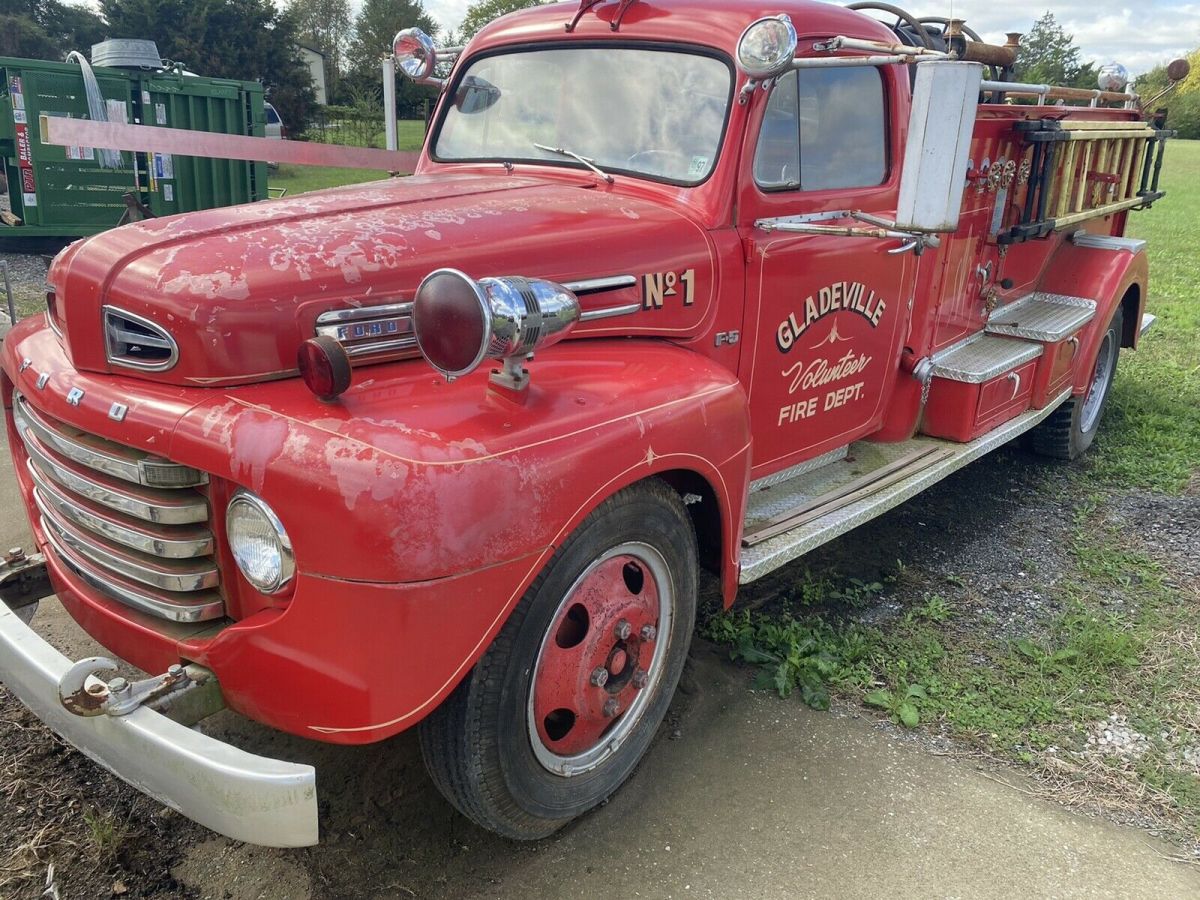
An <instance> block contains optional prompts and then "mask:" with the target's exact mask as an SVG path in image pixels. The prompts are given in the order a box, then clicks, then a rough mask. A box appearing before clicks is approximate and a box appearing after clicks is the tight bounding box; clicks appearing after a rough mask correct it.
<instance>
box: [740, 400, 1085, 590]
mask: <svg viewBox="0 0 1200 900" xmlns="http://www.w3.org/2000/svg"><path fill="white" fill-rule="evenodd" d="M1070 394H1071V392H1070V390H1066V391H1064V392H1063V393H1062V394H1060V395H1059V396H1058V397H1056V398H1055V399H1054V400H1053V401H1051V402H1050V403H1048V404H1047V405H1046V407H1045V408H1044V409H1035V410H1030V411H1029V412H1026V413H1023V414H1022V415H1020V416H1017V417H1016V418H1015V419H1010V420H1009V421H1007V422H1005V423H1004V424H1003V425H1001V426H1000V427H999V428H996V429H993V430H992V431H989V432H988V433H987V434H985V435H982V436H981V437H978V438H976V439H975V440H973V441H971V442H970V443H966V444H959V443H955V442H954V441H943V440H939V439H938V438H931V437H918V438H913V439H911V440H908V441H901V442H900V443H895V444H877V443H872V442H870V441H858V442H856V443H854V444H851V445H850V450H849V453H848V454H847V455H846V456H845V457H844V458H843V459H840V460H838V461H836V462H832V463H829V464H827V465H825V466H822V467H821V468H819V469H816V470H815V471H811V472H805V473H803V474H801V475H797V476H795V477H793V478H790V479H788V480H787V481H784V482H781V483H779V484H774V485H771V486H770V487H766V488H763V489H760V490H757V491H755V492H754V493H752V494H751V495H750V498H749V503H748V505H747V512H746V521H745V526H744V528H745V533H746V535H747V537H748V538H750V539H752V540H757V538H756V537H754V536H755V535H756V533H762V532H763V531H764V529H766V528H769V527H771V526H772V525H773V524H776V525H777V524H779V523H780V522H782V521H783V520H784V517H787V516H788V515H789V511H796V512H797V513H798V514H799V518H798V519H797V521H798V522H799V524H797V525H796V526H795V527H792V528H789V529H788V530H787V531H784V532H783V533H780V534H774V535H771V536H769V537H766V538H765V539H762V540H757V542H756V543H752V545H751V546H748V547H743V548H742V558H741V562H742V567H741V575H740V577H739V581H740V582H741V583H742V584H749V583H750V582H751V581H754V580H756V579H758V578H761V577H763V576H764V575H766V574H768V573H770V572H772V571H774V570H775V569H778V568H779V567H780V566H783V565H785V564H787V563H789V562H791V561H792V560H794V559H798V558H799V557H801V556H803V555H804V554H805V553H808V552H809V551H811V550H815V549H816V548H817V547H820V546H821V545H822V544H825V543H828V542H829V541H832V540H833V539H834V538H836V537H840V536H841V535H843V534H845V533H846V532H847V531H850V530H851V529H852V528H856V527H857V526H859V525H862V524H864V523H865V522H869V521H870V520H871V519H874V518H875V517H876V516H879V515H882V514H883V513H885V512H887V511H888V510H890V509H893V508H894V507H896V506H899V505H900V504H901V503H903V502H904V501H905V500H908V499H909V498H911V497H914V496H916V495H917V494H919V493H920V492H921V491H923V490H925V489H926V488H928V487H931V486H933V485H934V484H937V483H938V482H939V481H941V480H942V479H943V478H945V477H946V476H947V475H949V474H951V473H952V472H955V471H957V470H958V469H961V468H962V467H963V466H965V465H967V463H970V462H973V461H975V460H977V459H979V457H981V456H984V455H985V454H987V453H990V452H991V451H992V450H995V449H996V448H997V447H1001V446H1003V445H1004V444H1006V443H1008V442H1009V441H1011V440H1012V439H1013V438H1015V437H1018V436H1019V435H1021V434H1024V433H1025V432H1026V431H1028V430H1029V429H1030V428H1032V427H1033V426H1035V425H1037V424H1038V423H1039V422H1041V421H1043V420H1044V419H1045V418H1046V417H1047V416H1049V415H1050V414H1051V413H1053V412H1054V410H1055V409H1057V408H1058V406H1059V404H1061V403H1062V402H1063V401H1064V400H1066V399H1067V397H1069V396H1070ZM872 475H876V476H878V477H877V478H874V479H873V478H871V476H872ZM872 482H875V483H874V484H872ZM810 513H817V515H815V516H813V517H811V518H810V517H809V514H810Z"/></svg>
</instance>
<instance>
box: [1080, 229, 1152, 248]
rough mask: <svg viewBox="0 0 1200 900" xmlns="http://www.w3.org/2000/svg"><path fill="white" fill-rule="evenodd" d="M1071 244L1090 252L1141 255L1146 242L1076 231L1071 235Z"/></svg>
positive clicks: (1138, 239)
mask: <svg viewBox="0 0 1200 900" xmlns="http://www.w3.org/2000/svg"><path fill="white" fill-rule="evenodd" d="M1071 243H1072V244H1074V245H1075V246H1077V247H1087V248H1088V249H1091V250H1113V251H1118V252H1120V251H1124V252H1125V253H1141V252H1142V251H1143V250H1145V249H1146V242H1145V241H1144V240H1141V239H1140V238H1128V237H1113V236H1111V235H1107V234H1091V233H1090V232H1087V231H1076V232H1075V233H1074V234H1072V235H1071Z"/></svg>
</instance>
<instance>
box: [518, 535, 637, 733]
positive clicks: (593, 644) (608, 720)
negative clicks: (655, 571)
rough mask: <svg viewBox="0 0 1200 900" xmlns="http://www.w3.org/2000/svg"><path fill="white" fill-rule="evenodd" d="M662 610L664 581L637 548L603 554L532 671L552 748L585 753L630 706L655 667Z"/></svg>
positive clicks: (538, 712)
mask: <svg viewBox="0 0 1200 900" xmlns="http://www.w3.org/2000/svg"><path fill="white" fill-rule="evenodd" d="M659 615H660V597H659V593H658V587H657V585H656V584H655V580H654V578H653V576H652V575H651V572H650V570H649V568H648V567H647V566H646V564H645V563H644V562H642V561H641V560H639V559H638V558H636V557H634V556H630V555H618V556H614V557H612V558H610V559H607V560H605V561H604V562H602V563H600V564H599V565H598V566H596V567H595V568H594V569H592V570H591V571H590V572H589V573H587V575H586V576H585V577H584V578H583V580H582V581H581V582H579V583H578V584H577V585H576V586H575V590H574V591H573V593H572V594H571V596H570V597H569V598H568V599H567V601H566V602H564V603H563V606H562V608H561V609H560V611H559V614H558V618H557V620H556V621H555V622H553V623H552V624H551V626H550V634H549V635H548V637H547V639H546V642H545V644H544V646H543V649H542V654H541V659H540V662H539V665H538V669H537V672H536V673H535V674H534V682H533V704H532V707H533V716H534V720H535V724H536V727H537V733H538V736H539V737H540V738H541V740H542V743H543V744H544V745H545V746H546V748H547V749H549V750H550V751H552V752H553V753H555V754H557V755H559V756H575V755H578V754H580V753H585V752H587V751H588V750H590V749H592V748H593V747H595V746H597V745H598V744H599V743H600V742H601V741H602V739H603V738H604V736H605V734H606V733H607V732H608V730H609V729H610V728H611V727H612V726H613V725H614V724H615V723H616V722H617V721H618V720H619V719H620V717H621V716H622V714H623V713H624V712H625V711H626V710H628V709H629V708H630V706H631V705H632V703H633V702H634V700H635V698H636V697H637V695H638V692H639V691H641V690H642V689H643V687H644V686H645V685H646V684H647V681H648V680H649V676H650V674H651V673H650V669H651V665H652V663H653V660H654V656H655V654H654V645H655V641H657V640H658V635H657V633H656V632H657V628H658V625H659ZM602 673H606V674H602Z"/></svg>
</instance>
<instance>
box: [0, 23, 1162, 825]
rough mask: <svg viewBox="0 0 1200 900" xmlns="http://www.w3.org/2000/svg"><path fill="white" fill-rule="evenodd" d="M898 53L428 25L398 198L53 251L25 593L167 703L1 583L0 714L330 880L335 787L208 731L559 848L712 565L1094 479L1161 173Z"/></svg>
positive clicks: (1073, 121) (774, 26) (912, 42)
mask: <svg viewBox="0 0 1200 900" xmlns="http://www.w3.org/2000/svg"><path fill="white" fill-rule="evenodd" d="M867 12H869V10H867V11H865V12H860V11H856V10H851V9H842V8H840V7H836V6H832V5H830V4H827V3H818V2H812V0H786V2H782V3H776V4H774V5H771V4H765V3H763V2H761V0H722V2H719V3H711V2H701V0H652V2H633V0H607V2H605V0H601V2H596V0H582V2H581V3H579V4H577V5H576V4H573V3H559V4H553V5H548V6H540V7H535V8H533V9H530V10H526V11H523V12H520V13H517V14H514V15H511V16H505V17H503V18H502V19H500V20H498V21H496V22H494V23H493V24H491V25H489V26H488V27H487V28H485V29H484V30H483V31H481V32H480V33H479V35H478V36H477V37H476V38H474V39H473V40H472V41H471V43H470V44H469V45H468V46H467V47H465V48H453V49H452V50H450V51H447V50H439V48H437V47H436V46H435V45H434V44H433V42H432V41H431V40H430V39H429V38H428V36H426V35H424V34H422V33H421V32H419V31H416V30H406V31H403V32H401V33H400V35H398V36H397V40H396V45H395V48H394V49H395V53H396V61H397V63H398V64H399V66H400V68H401V69H402V70H403V71H404V72H406V73H408V74H409V75H410V76H411V77H414V78H416V79H418V80H420V81H423V82H425V83H430V84H434V85H436V86H437V87H438V89H439V100H438V105H437V108H436V112H435V114H434V116H433V119H432V122H431V127H430V130H429V135H428V138H427V140H426V144H425V147H424V149H423V152H422V155H421V158H420V161H419V163H418V165H417V167H416V171H415V173H414V174H413V175H412V176H411V177H407V178H393V179H389V180H387V181H384V182H379V183H375V184H369V185H356V186H353V187H348V188H343V189H335V190H328V191H322V192H317V193H314V194H307V195H303V196H299V197H295V198H287V199H282V200H276V201H268V202H263V203H257V204H253V205H246V206H238V207H233V208H229V209H224V210H210V211H206V212H201V213H195V214H189V215H184V216H173V217H169V218H163V219H152V220H147V221H143V222H139V223H134V224H131V225H128V226H125V227H122V228H119V229H115V230H113V231H111V232H108V233H105V234H102V235H99V236H96V237H93V238H90V239H88V240H85V241H81V242H78V243H76V244H73V245H71V246H70V247H69V248H67V249H66V250H64V251H63V253H62V254H60V255H59V257H58V258H57V259H56V260H55V262H54V265H53V267H52V269H51V272H50V276H49V288H48V290H49V295H48V309H47V312H46V313H45V314H44V315H38V316H34V317H31V318H29V319H27V320H26V321H24V322H21V323H20V324H18V325H17V326H16V327H15V328H14V329H13V331H12V332H11V333H10V334H9V335H8V336H7V338H6V339H5V341H4V346H3V353H2V356H0V363H2V367H3V376H0V382H2V387H3V397H4V406H5V411H6V418H7V422H8V433H9V442H10V446H11V449H12V453H13V460H14V471H15V477H16V478H17V479H18V481H19V483H20V486H21V491H22V495H23V497H24V500H25V503H26V508H27V512H28V513H29V516H30V521H31V524H32V527H33V530H34V533H35V535H36V538H37V542H38V547H37V551H38V552H37V554H36V555H35V556H31V557H29V559H28V560H24V561H18V562H16V563H13V564H12V565H10V569H11V571H8V572H7V573H4V574H0V588H3V587H4V585H5V584H10V582H11V584H10V588H11V585H12V584H17V583H18V582H19V580H20V579H19V578H18V576H21V577H24V576H25V575H27V574H28V571H27V570H28V569H29V567H30V566H32V565H40V566H44V568H45V571H46V572H47V574H48V577H49V579H50V582H51V583H52V585H53V589H54V591H55V593H57V594H58V596H59V598H60V599H61V600H62V603H63V605H64V606H65V608H66V609H67V611H68V612H69V613H70V614H71V615H72V617H74V618H75V619H76V621H78V622H79V623H80V624H81V625H82V626H83V628H84V629H85V630H86V631H88V632H89V633H90V634H91V635H93V636H94V637H95V638H96V639H97V640H98V641H100V642H101V643H102V644H104V645H105V646H106V647H107V648H109V649H110V650H111V651H112V653H113V654H114V655H115V656H116V657H118V658H120V659H122V660H125V661H127V662H130V663H132V664H133V665H135V666H137V667H139V668H141V669H142V670H144V671H146V672H148V673H151V674H150V676H149V677H148V678H146V679H143V680H141V681H137V682H135V683H130V682H128V681H126V680H124V679H119V678H113V677H110V676H111V673H112V672H114V671H115V670H116V661H115V660H110V659H89V660H82V661H78V662H75V663H72V661H70V660H67V659H66V658H65V657H63V656H62V655H61V654H59V653H58V652H57V651H55V650H54V649H53V648H52V647H50V646H49V645H48V644H47V643H46V642H45V641H44V640H43V639H42V638H40V637H39V636H38V635H37V634H36V632H35V631H34V630H33V629H32V628H31V627H30V625H29V624H28V623H29V621H30V620H32V619H33V611H34V610H35V609H36V604H35V603H34V602H32V600H30V599H29V598H28V597H25V598H20V597H17V598H16V599H13V597H14V596H15V594H16V592H15V590H12V589H6V590H7V594H6V595H5V596H6V598H7V599H6V602H7V603H8V604H9V606H11V607H12V609H11V610H9V609H8V608H6V607H0V647H2V648H3V653H2V654H0V678H2V679H3V680H4V682H5V683H6V684H7V685H8V686H9V687H10V688H11V689H13V690H14V692H16V693H17V695H18V696H19V697H20V698H21V699H22V700H23V702H25V703H26V704H27V705H29V706H30V707H31V708H32V709H34V710H35V711H36V712H37V713H38V714H39V715H40V716H41V717H42V718H43V719H45V720H46V721H47V722H48V723H50V724H51V725H52V726H53V727H54V728H56V729H57V730H58V731H59V732H60V733H62V734H64V735H65V736H66V737H67V738H68V739H69V740H71V741H72V742H73V743H75V744H76V745H77V746H80V747H81V748H82V749H84V751H85V752H87V753H88V754H89V755H90V756H92V757H93V758H94V759H96V760H97V761H99V762H100V763H101V764H103V765H105V766H107V767H109V768H111V769H112V770H113V771H115V772H116V773H117V774H119V775H121V776H122V777H124V778H126V779H127V780H130V781H132V782H134V783H135V784H138V785H139V786H140V787H142V788H143V789H144V790H147V791H148V792H150V793H152V794H154V795H155V796H158V797H159V798H160V799H164V800H165V802H168V803H169V804H171V805H173V806H175V807H176V808H179V809H181V810H182V811H184V812H185V813H187V814H188V815H190V816H192V817H193V818H195V819H197V820H198V821H200V822H202V823H203V824H205V825H208V826H209V827H211V828H214V829H215V830H218V831H221V832H222V833H225V834H229V835H231V836H234V837H236V838H238V839H240V840H248V841H252V842H255V843H260V844H269V845H276V846H295V845H303V844H307V843H312V842H314V841H315V840H317V837H318V822H317V812H316V809H317V807H316V794H315V773H314V772H313V770H312V769H311V767H307V766H302V765H297V764H293V763H287V762H282V761H278V760H268V759H263V758H261V757H257V756H252V755H250V754H246V753H244V752H242V751H240V750H238V749H237V748H234V747H231V746H229V745H226V744H223V743H220V742H217V741H215V740H213V739H211V738H206V737H204V736H203V735H201V734H200V733H198V732H196V731H194V730H191V729H190V728H188V727H187V726H189V725H191V724H193V723H194V722H195V721H197V720H198V719H199V718H200V717H201V715H202V714H204V713H206V712H211V711H212V709H215V708H219V707H221V706H227V707H229V708H231V709H233V710H235V711H237V712H239V713H241V714H243V715H246V716H249V717H250V718H252V719H255V720H257V721H259V722H262V723H265V724H267V725H270V726H272V727H275V728H278V729H281V730H283V731H286V732H289V733H292V734H295V735H300V736H303V737H305V738H309V739H312V740H320V741H329V742H336V743H344V744H359V743H367V742H375V741H380V740H384V739H386V738H388V737H391V736H392V735H394V734H396V733H398V732H400V731H403V730H405V729H408V728H411V727H414V726H418V727H419V728H420V732H421V744H422V750H423V753H424V756H425V760H426V763H427V765H428V768H429V770H430V774H431V775H432V777H433V779H434V781H435V782H436V783H437V784H438V786H439V787H440V788H441V790H442V791H443V793H444V794H445V795H446V797H447V798H448V799H449V800H450V802H451V803H453V804H454V805H455V806H456V807H457V808H458V809H459V810H460V811H461V812H463V813H464V814H465V815H467V816H468V817H470V818H472V819H473V820H474V821H476V822H478V823H480V824H482V825H484V826H485V827H488V828H491V829H493V830H496V831H498V832H500V833H502V834H505V835H508V836H510V837H513V838H520V839H531V838H537V837H542V836H545V835H547V834H549V833H551V832H553V831H554V830H555V829H557V828H558V827H560V826H561V825H562V824H563V823H565V822H567V821H569V820H570V819H572V818H573V817H575V816H577V815H580V814H582V813H584V812H586V811H587V810H589V809H591V808H592V807H594V806H595V805H596V804H598V803H600V802H601V801H602V800H603V799H604V798H605V797H607V796H608V795H609V794H610V793H611V792H612V791H614V790H616V789H617V788H618V787H619V786H620V784H621V783H622V782H623V781H624V780H625V778H627V777H628V775H629V773H630V772H631V771H632V770H633V768H634V766H635V765H636V764H637V762H638V760H639V759H640V758H641V757H642V755H643V754H644V753H645V752H646V751H647V750H648V748H649V747H650V745H651V742H652V740H653V738H654V734H655V731H656V729H657V727H658V725H659V724H660V722H661V721H662V719H663V717H664V715H665V713H666V710H667V706H668V704H669V703H670V700H671V697H672V695H673V693H674V689H675V686H676V683H677V681H678V679H679V675H680V672H681V670H682V667H683V664H684V660H685V658H686V654H687V647H688V643H689V641H690V638H691V632H692V628H693V623H694V618H695V608H696V600H697V592H698V583H699V577H700V572H701V570H707V571H708V572H710V573H712V574H713V575H714V576H715V577H716V578H717V579H719V582H720V585H721V590H722V594H723V597H724V600H725V602H726V604H731V603H733V602H734V600H735V598H736V594H737V590H738V586H739V585H740V584H745V583H747V582H750V581H753V580H754V579H756V578H759V577H761V576H762V575H765V574H767V573H768V572H771V571H773V570H775V569H777V568H778V567H780V566H782V565H785V564H786V563H788V562H790V561H792V560H794V559H797V558H799V557H800V556H802V555H803V554H804V553H806V552H808V551H809V550H811V549H813V548H814V547H817V546H820V545H821V544H822V543H825V542H826V541H829V540H832V539H833V538H835V537H837V536H839V535H841V534H844V533H845V532H847V531H849V530H850V529H852V528H853V527H855V526H856V525H857V524H861V523H862V522H864V521H867V520H869V519H870V518H872V517H874V516H876V515H879V514H880V513H882V512H884V511H886V510H888V509H891V508H893V507H895V506H896V505H898V504H899V503H901V502H903V501H904V500H906V499H908V498H909V497H912V496H913V495H915V494H916V493H918V492H920V491H921V490H923V489H924V488H925V487H928V486H929V485H931V484H933V483H935V482H936V481H938V480H939V479H940V478H943V477H945V476H946V475H948V474H949V473H951V472H953V471H955V470H956V469H958V468H960V467H962V466H964V465H966V464H968V463H969V462H971V461H972V460H974V459H977V458H978V457H979V456H981V455H983V454H985V453H987V452H989V451H990V450H992V449H994V448H996V447H998V446H1001V445H1002V444H1004V443H1005V442H1007V441H1009V440H1011V439H1013V438H1016V437H1018V436H1020V435H1023V434H1027V433H1028V434H1029V435H1031V441H1032V443H1033V446H1034V447H1035V448H1037V449H1039V450H1040V451H1042V452H1045V453H1048V454H1050V455H1053V456H1057V457H1060V458H1064V459H1070V458H1073V457H1075V456H1077V455H1078V454H1079V453H1081V452H1083V450H1085V449H1086V447H1087V445H1088V444H1089V443H1090V442H1091V440H1092V438H1093V437H1094V435H1095V431H1096V427H1097V426H1098V423H1099V421H1100V416H1101V413H1102V411H1103V407H1104V401H1105V399H1106V397H1107V392H1108V388H1109V385H1110V384H1111V380H1112V376H1113V371H1114V369H1115V366H1116V361H1117V356H1118V352H1119V350H1120V349H1121V348H1132V347H1134V346H1135V345H1136V343H1137V339H1138V335H1139V333H1140V332H1141V330H1142V328H1143V327H1144V324H1145V323H1147V322H1148V321H1149V320H1148V319H1147V317H1145V316H1144V305H1145V298H1146V281H1147V267H1146V259H1145V254H1144V248H1143V245H1142V243H1141V242H1138V241H1131V240H1128V239H1125V238H1124V237H1123V232H1124V227H1125V218H1126V216H1127V214H1128V212H1129V211H1130V210H1133V209H1136V208H1141V207H1144V206H1147V205H1149V204H1150V203H1152V202H1154V201H1155V200H1157V199H1159V197H1161V192H1160V191H1159V190H1158V187H1157V171H1158V167H1159V166H1160V165H1161V159H1162V145H1163V141H1164V139H1165V138H1166V137H1167V136H1168V132H1167V131H1166V130H1165V128H1164V127H1163V122H1162V121H1161V119H1156V118H1155V117H1154V116H1153V115H1151V116H1150V117H1149V118H1147V117H1146V116H1144V115H1143V113H1142V111H1141V109H1140V107H1139V105H1138V104H1139V100H1138V98H1137V97H1136V95H1134V94H1131V93H1127V92H1126V91H1125V90H1124V87H1123V86H1115V87H1120V88H1121V89H1120V90H1105V91H1095V92H1078V91H1076V92H1075V93H1074V94H1073V93H1072V89H1060V88H1055V87H1054V86H1047V85H1028V84H1023V83H1021V82H1019V81H1016V80H1014V78H1015V76H1014V73H1013V71H1012V61H1013V59H1014V56H1015V51H1014V49H1013V48H1012V47H1007V48H1006V47H992V46H989V45H986V44H984V43H983V42H981V41H979V40H977V36H975V38H976V39H972V38H971V34H972V33H969V30H967V31H966V32H964V30H963V27H962V25H961V23H955V22H953V21H952V22H941V20H917V19H914V18H913V17H911V16H908V15H907V14H905V15H906V17H907V18H906V24H904V25H903V27H901V26H897V27H896V28H895V29H893V28H890V27H888V26H887V25H885V24H882V23H880V22H877V21H875V20H874V19H873V18H872V17H871V16H870V15H869V14H867ZM939 22H940V24H939ZM1064 91H1065V93H1064ZM1080 95H1085V96H1080ZM1059 99H1063V100H1071V101H1076V100H1082V101H1083V102H1085V103H1089V104H1090V105H1087V106H1064V105H1053V103H1054V102H1055V101H1056V100H1059ZM1017 100H1020V101H1028V102H1012V101H1017ZM34 599H36V598H34ZM147 748H152V751H151V750H147ZM181 770H186V772H187V773H188V774H187V776H186V777H183V776H181V775H180V774H179V773H180V771H181Z"/></svg>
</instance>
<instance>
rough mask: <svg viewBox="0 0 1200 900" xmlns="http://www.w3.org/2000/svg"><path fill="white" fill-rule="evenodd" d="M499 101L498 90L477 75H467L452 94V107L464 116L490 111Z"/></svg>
mask: <svg viewBox="0 0 1200 900" xmlns="http://www.w3.org/2000/svg"><path fill="white" fill-rule="evenodd" d="M499 99H500V88H498V87H496V86H495V85H494V84H492V83H491V82H490V81H487V80H486V79H483V78H480V77H478V76H477V75H468V76H467V77H466V78H464V79H463V80H462V84H460V85H459V86H458V90H457V91H455V92H454V107H455V108H456V109H457V110H458V111H459V112H461V113H464V114H465V115H471V114H472V113H481V112H483V111H484V110H487V109H491V108H492V107H493V106H495V105H496V101H497V100H499Z"/></svg>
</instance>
